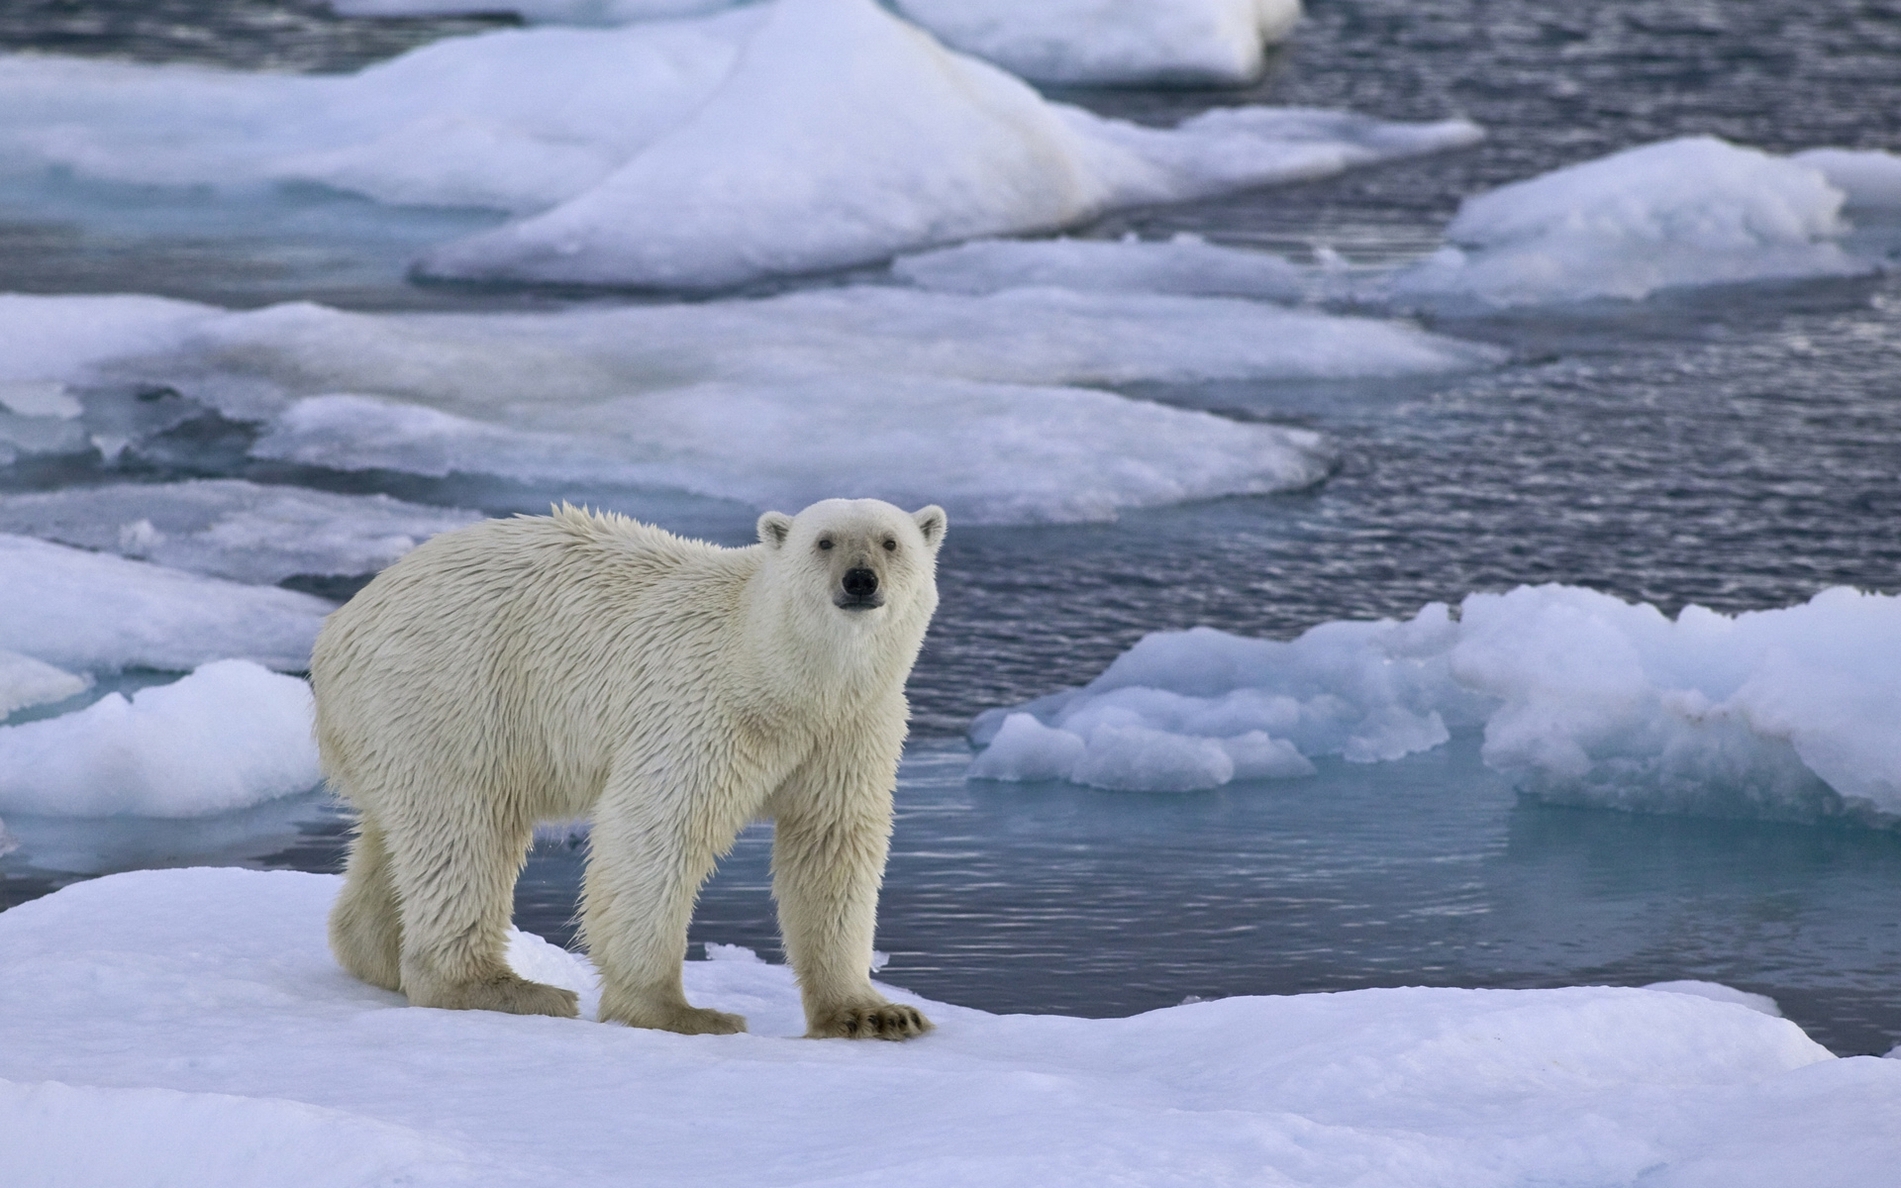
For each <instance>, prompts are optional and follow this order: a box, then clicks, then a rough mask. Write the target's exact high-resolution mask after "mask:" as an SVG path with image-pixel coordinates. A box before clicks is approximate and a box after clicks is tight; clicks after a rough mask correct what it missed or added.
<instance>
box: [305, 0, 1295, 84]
mask: <svg viewBox="0 0 1901 1188" xmlns="http://www.w3.org/2000/svg"><path fill="white" fill-rule="evenodd" d="M741 2H743V0H334V2H333V3H332V5H331V7H332V8H334V9H335V10H336V11H337V12H339V13H342V14H344V15H347V16H420V15H448V14H457V13H471V12H513V13H515V14H516V15H518V16H520V17H521V18H522V19H523V20H526V21H531V22H537V23H548V24H572V25H620V24H629V23H632V22H635V21H654V20H664V19H667V18H676V17H688V16H702V15H705V14H708V13H713V12H718V11H721V10H723V9H727V8H732V7H735V6H736V5H737V4H738V3H741ZM896 9H897V11H898V12H899V13H900V14H902V15H903V16H904V17H905V18H906V19H908V20H910V21H911V22H913V23H914V24H917V25H920V26H922V27H923V28H925V29H928V30H929V31H930V32H931V33H933V34H935V35H936V36H937V37H939V38H940V39H942V40H943V41H944V42H945V43H946V44H948V45H951V46H953V47H955V48H957V49H959V50H962V51H964V52H965V53H968V54H974V55H976V56H977V57H980V58H987V59H989V60H990V61H992V62H994V63H996V64H997V65H999V66H1002V67H1003V68H1004V69H1006V70H1009V71H1011V72H1012V73H1014V74H1019V75H1022V76H1024V77H1025V78H1032V79H1037V80H1039V81H1043V82H1055V83H1070V84H1080V85H1084V86H1104V85H1107V86H1132V85H1141V84H1150V85H1153V84H1158V83H1159V84H1169V83H1176V84H1179V83H1188V84H1200V85H1209V84H1214V85H1221V84H1230V85H1232V84H1237V83H1244V82H1247V81H1249V80H1250V79H1253V78H1254V77H1255V76H1257V75H1258V74H1260V72H1261V65H1262V47H1263V46H1264V45H1269V44H1273V43H1275V42H1278V41H1281V40H1283V39H1285V38H1286V37H1287V35H1288V34H1289V33H1290V32H1292V30H1293V28H1294V26H1295V24H1297V23H1298V22H1299V20H1300V0H1032V2H1030V3H1024V2H1022V0H1015V2H1011V0H898V2H897V4H896Z"/></svg>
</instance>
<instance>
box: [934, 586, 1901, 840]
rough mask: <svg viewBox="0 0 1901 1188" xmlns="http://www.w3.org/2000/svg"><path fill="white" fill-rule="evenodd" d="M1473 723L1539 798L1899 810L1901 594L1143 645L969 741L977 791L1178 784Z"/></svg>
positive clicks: (1513, 615) (978, 725)
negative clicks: (1010, 785) (1002, 785)
mask: <svg viewBox="0 0 1901 1188" xmlns="http://www.w3.org/2000/svg"><path fill="white" fill-rule="evenodd" d="M1480 723H1483V724H1484V729H1485V746H1484V751H1483V754H1484V758H1485V762H1486V763H1487V764H1488V765H1490V766H1492V767H1494V768H1496V769H1498V770H1500V771H1503V772H1505V773H1506V774H1507V775H1509V776H1510V777H1511V778H1512V779H1513V781H1514V783H1516V784H1517V786H1518V787H1519V788H1520V789H1521V790H1523V791H1525V792H1527V793H1529V794H1531V795H1535V796H1538V797H1540V798H1542V799H1545V800H1550V801H1554V802H1560V803H1572V804H1586V805H1598V806H1606V807H1614V808H1624V809H1635V810H1640V811H1651V812H1690V813H1713V814H1720V815H1741V816H1759V817H1769V818H1779V819H1791V820H1814V819H1817V818H1821V817H1839V816H1847V817H1851V818H1855V819H1860V820H1865V821H1870V822H1875V823H1881V824H1890V823H1892V822H1894V821H1895V820H1896V819H1897V818H1901V598H1896V597H1893V596H1888V595H1878V594H1863V593H1860V592H1857V591H1855V590H1851V589H1847V588H1845V587H1837V588H1834V589H1830V590H1825V591H1823V592H1822V593H1820V594H1818V595H1816V596H1815V597H1814V598H1813V599H1811V600H1810V601H1809V602H1807V603H1804V604H1802V605H1800V606H1793V607H1787V608H1783V609H1780V610H1769V611H1754V612H1748V613H1744V614H1740V615H1735V616H1727V615H1720V614H1717V613H1715V612H1713V611H1709V610H1706V609H1704V608H1702V607H1698V606H1689V607H1686V608H1684V610H1683V611H1682V613H1680V614H1679V615H1678V616H1677V617H1676V618H1675V619H1674V620H1672V619H1669V618H1666V617H1665V616H1664V615H1663V614H1662V613H1661V612H1660V611H1658V610H1657V609H1656V608H1655V607H1653V606H1650V605H1648V604H1642V603H1639V604H1631V603H1626V602H1623V601H1621V600H1619V599H1616V598H1613V597H1611V596H1609V595H1606V594H1601V593H1598V592H1596V591H1592V590H1586V589H1581V588H1578V587H1573V586H1557V585H1547V586H1520V587H1518V588H1517V589H1515V590H1512V591H1511V592H1509V593H1506V594H1473V595H1471V596H1469V597H1467V598H1466V599H1465V601H1464V602H1463V603H1462V604H1461V605H1460V608H1459V613H1458V616H1457V617H1456V618H1454V617H1453V616H1452V614H1451V613H1450V610H1449V608H1448V607H1446V606H1445V605H1444V604H1443V603H1432V604H1430V605H1428V606H1426V607H1424V608H1423V609H1421V610H1420V612H1419V613H1418V614H1417V615H1416V616H1415V617H1414V618H1412V619H1410V620H1407V621H1405V622H1399V621H1395V620H1391V619H1382V620H1378V621H1373V622H1366V621H1339V622H1332V623H1323V624H1321V625H1319V626H1317V627H1314V628H1312V629H1311V630H1309V631H1307V632H1306V633H1304V634H1303V635H1301V636H1300V638H1298V639H1296V640H1292V641H1289V642H1279V641H1274V640H1259V639H1244V638H1241V637H1239V636H1234V635H1229V634H1227V633H1225V632H1220V631H1215V630H1213V629H1212V628H1206V627H1198V628H1195V629H1193V630H1190V631H1183V632H1157V633H1155V634H1152V635H1148V636H1145V637H1144V638H1143V639H1142V640H1141V641H1140V642H1139V643H1137V644H1136V645H1135V646H1134V647H1133V648H1131V649H1129V650H1128V651H1127V652H1125V653H1123V654H1122V655H1121V656H1120V657H1118V658H1117V659H1116V660H1115V662H1114V663H1113V664H1111V665H1110V666H1109V668H1108V669H1107V670H1105V671H1104V672H1103V674H1102V675H1101V676H1099V677H1097V678H1096V679H1095V680H1094V681H1092V682H1090V683H1089V684H1088V685H1086V686H1084V687H1082V688H1080V689H1072V690H1066V691H1064V692H1061V693H1056V694H1052V695H1051V696H1049V697H1045V698H1041V699H1038V700H1036V701H1032V702H1029V703H1028V704H1026V705H1023V706H1019V707H1016V708H1015V709H1009V710H989V711H987V712H985V713H984V714H982V715H980V716H979V717H978V719H977V720H976V722H975V723H974V724H973V726H972V731H971V734H972V739H973V741H974V742H976V743H977V744H978V745H982V746H986V749H985V750H984V751H983V753H982V754H980V755H979V756H978V757H977V759H976V761H975V762H974V763H973V764H972V765H971V769H970V774H971V776H972V777H974V778H979V779H997V780H1020V781H1028V780H1049V779H1067V780H1071V781H1073V782H1076V783H1082V784H1089V785H1093V786H1096V787H1103V788H1112V789H1126V790H1141V791H1160V792H1175V791H1192V790H1196V789H1203V788H1213V787H1219V786H1220V785H1223V784H1226V783H1228V782H1229V781H1231V780H1235V779H1266V778H1277V777H1292V776H1300V775H1305V774H1309V773H1310V772H1311V771H1312V770H1313V769H1312V767H1311V765H1310V763H1309V759H1310V758H1311V757H1315V756H1321V755H1340V756H1342V757H1344V758H1345V759H1346V760H1348V761H1349V762H1375V761H1380V760H1388V759H1397V758H1399V757H1401V756H1404V755H1407V754H1411V753H1413V752H1415V751H1420V750H1425V749H1428V748H1431V747H1436V746H1438V745H1439V744H1440V743H1443V742H1445V741H1446V740H1447V739H1448V738H1449V737H1450V736H1451V731H1453V730H1457V729H1461V728H1471V727H1476V726H1477V725H1479V724H1480Z"/></svg>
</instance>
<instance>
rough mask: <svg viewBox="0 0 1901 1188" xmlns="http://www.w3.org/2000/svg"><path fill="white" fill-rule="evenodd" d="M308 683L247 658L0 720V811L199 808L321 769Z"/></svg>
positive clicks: (307, 781) (58, 813)
mask: <svg viewBox="0 0 1901 1188" xmlns="http://www.w3.org/2000/svg"><path fill="white" fill-rule="evenodd" d="M311 712H312V711H311V697H310V686H308V685H306V684H305V683H304V682H303V681H300V680H298V679H297V678H296V677H288V676H281V675H279V674H277V673H274V672H271V671H269V670H268V669H265V668H261V667H259V666H258V665H256V664H252V663H251V662H249V661H247V660H219V661H215V662H213V663H210V664H206V665H204V666H202V667H200V668H198V669H197V670H196V671H194V672H192V673H191V674H190V675H188V676H185V677H183V678H181V679H179V680H177V681H174V682H173V683H171V684H169V685H155V686H153V687H151V688H148V689H141V690H139V691H138V692H137V693H134V694H133V695H132V697H131V699H130V700H128V699H126V698H125V697H124V696H122V695H120V694H118V693H108V694H106V696H105V697H103V698H101V699H100V700H98V701H95V702H93V703H92V704H91V705H90V706H87V707H86V708H85V709H83V710H78V711H75V712H73V713H69V714H62V715H61V716H59V717H57V718H47V719H43V720H41V721H38V722H27V723H24V724H21V725H18V726H0V809H5V810H6V811H7V812H9V813H20V814H32V815H36V816H53V817H112V816H140V817H199V816H207V815H210V814H213V813H223V812H229V811H231V810H233V809H241V808H248V807H250V806H251V805H254V804H257V803H259V802H261V801H265V800H270V799H273V798H276V797H279V796H288V795H291V794H292V793H296V792H304V791H308V790H309V789H310V788H312V787H314V786H315V785H316V783H317V781H318V780H319V779H320V778H321V774H320V773H319V771H318V770H317V745H316V741H315V739H314V737H313V735H312V731H311Z"/></svg>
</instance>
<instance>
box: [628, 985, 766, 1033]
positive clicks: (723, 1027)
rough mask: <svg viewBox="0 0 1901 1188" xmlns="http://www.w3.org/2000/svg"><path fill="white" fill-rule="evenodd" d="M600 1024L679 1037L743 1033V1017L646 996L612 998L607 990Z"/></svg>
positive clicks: (744, 1020)
mask: <svg viewBox="0 0 1901 1188" xmlns="http://www.w3.org/2000/svg"><path fill="white" fill-rule="evenodd" d="M601 1022H603V1023H625V1024H627V1026H629V1027H651V1028H653V1029H654V1030H655V1031H672V1032H676V1033H678V1034H680V1035H737V1034H739V1033H740V1032H742V1031H744V1030H746V1016H744V1015H730V1014H727V1013H726V1012H725V1011H715V1010H711V1009H708V1008H706V1007H696V1006H692V1005H690V1004H688V1003H686V1002H684V1001H680V1002H655V1001H653V998H652V997H649V996H643V995H632V994H616V993H614V992H613V991H612V990H611V989H610V990H608V991H607V992H606V993H604V994H602V995H601Z"/></svg>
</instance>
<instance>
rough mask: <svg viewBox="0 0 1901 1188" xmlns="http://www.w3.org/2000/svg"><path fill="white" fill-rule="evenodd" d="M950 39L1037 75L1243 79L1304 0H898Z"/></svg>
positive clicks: (1048, 78)
mask: <svg viewBox="0 0 1901 1188" xmlns="http://www.w3.org/2000/svg"><path fill="white" fill-rule="evenodd" d="M897 9H898V11H899V12H901V13H903V14H904V15H905V16H906V17H908V18H910V19H911V20H913V21H916V22H917V23H918V24H920V25H922V26H924V27H925V28H926V29H929V30H930V31H931V32H933V33H935V34H937V36H938V37H940V38H942V39H943V40H944V42H945V44H947V45H950V46H952V47H954V48H956V49H959V50H962V51H964V52H965V53H968V54H975V55H976V56H978V57H980V58H987V59H989V60H990V61H992V62H995V63H996V64H997V65H999V66H1001V67H1003V68H1004V69H1005V70H1008V71H1010V72H1011V73H1012V74H1019V75H1022V76H1023V77H1025V78H1032V79H1036V80H1037V81H1039V82H1049V83H1069V84H1072V85H1083V86H1105V85H1106V86H1131V85H1144V84H1146V85H1153V84H1156V83H1187V84H1201V85H1204V86H1205V85H1208V84H1215V85H1221V84H1229V85H1233V84H1239V83H1245V82H1248V81H1249V80H1251V79H1253V78H1255V77H1256V76H1258V75H1259V74H1260V73H1261V67H1262V61H1263V60H1262V54H1261V47H1262V46H1263V45H1265V44H1271V43H1273V42H1277V41H1281V40H1283V39H1284V38H1285V37H1286V36H1287V35H1288V34H1289V33H1290V32H1292V31H1293V28H1294V26H1295V25H1296V24H1297V23H1299V21H1300V0H1040V2H1038V3H1030V4H1026V3H1022V2H1021V0H897Z"/></svg>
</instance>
